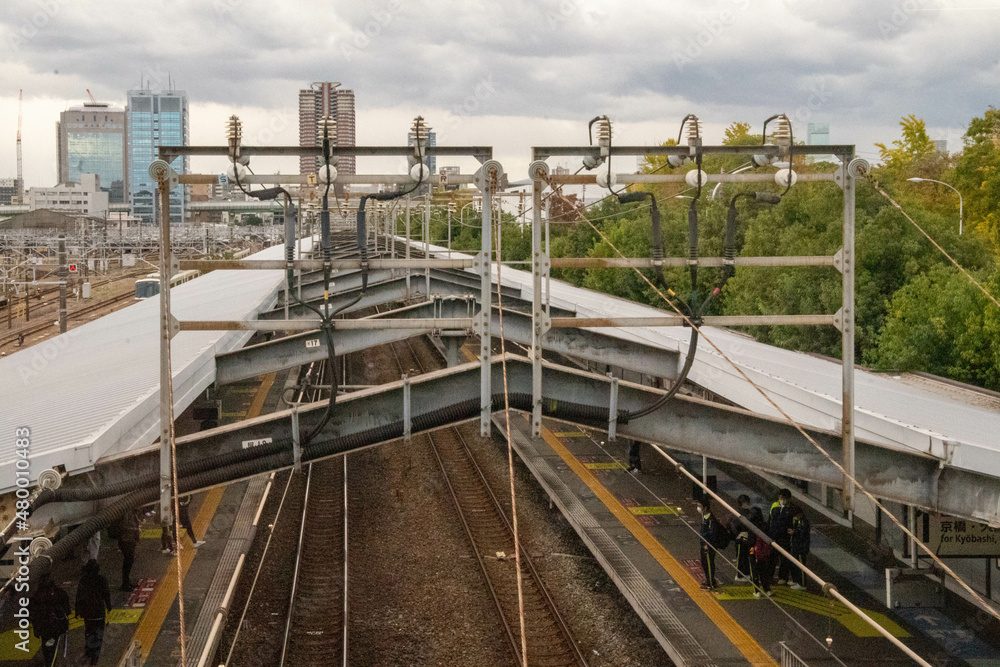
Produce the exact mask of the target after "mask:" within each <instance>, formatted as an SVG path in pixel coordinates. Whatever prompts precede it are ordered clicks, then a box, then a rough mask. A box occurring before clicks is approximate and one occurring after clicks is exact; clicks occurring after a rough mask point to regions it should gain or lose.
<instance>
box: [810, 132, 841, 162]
mask: <svg viewBox="0 0 1000 667" xmlns="http://www.w3.org/2000/svg"><path fill="white" fill-rule="evenodd" d="M829 144H830V124H829V123H809V126H808V131H807V133H806V145H807V146H827V145H829ZM833 159H835V158H833V156H830V155H810V156H809V157H808V158H807V159H806V162H809V163H812V162H828V161H830V160H833Z"/></svg>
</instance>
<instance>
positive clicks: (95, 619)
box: [76, 559, 111, 665]
mask: <svg viewBox="0 0 1000 667" xmlns="http://www.w3.org/2000/svg"><path fill="white" fill-rule="evenodd" d="M109 611H111V590H110V589H109V588H108V580H107V579H105V578H104V577H103V576H101V569H100V566H99V565H98V564H97V561H96V560H94V559H91V560H89V561H87V564H86V565H84V566H83V576H82V577H80V583H79V585H77V587H76V615H77V616H79V617H80V618H82V619H83V627H84V630H83V632H84V641H85V642H86V643H85V649H84V655H86V657H87V659H88V660H90V664H91V665H96V664H97V661H98V660H99V659H100V657H101V647H102V646H103V645H104V626H105V623H106V621H105V619H106V614H107V612H109Z"/></svg>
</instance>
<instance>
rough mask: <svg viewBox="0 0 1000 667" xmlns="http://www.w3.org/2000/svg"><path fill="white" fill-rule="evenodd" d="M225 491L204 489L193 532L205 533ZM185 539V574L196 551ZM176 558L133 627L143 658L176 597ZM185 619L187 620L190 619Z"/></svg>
mask: <svg viewBox="0 0 1000 667" xmlns="http://www.w3.org/2000/svg"><path fill="white" fill-rule="evenodd" d="M225 491H226V489H225V487H222V486H217V487H215V488H214V489H210V490H208V491H206V492H205V498H204V500H202V502H201V507H199V508H198V514H197V516H195V517H193V519H192V523H193V524H194V530H195V532H196V533H198V534H201V535H204V534H205V531H206V530H207V529H208V524H209V523H211V522H212V517H213V516H215V510H216V508H217V507H218V506H219V501H221V500H222V494H223V493H225ZM184 542H185V541H182V542H181V544H184ZM186 542H187V544H184V546H185V548H183V549H181V550H180V554H181V556H180V561H181V568H182V569H181V573H182V576H187V571H188V569H190V567H191V563H192V562H194V555H195V552H196V551H197V550H196V549H194V548H193V547H192V546H191V543H190V541H186ZM177 560H178V559H177V558H174V559H172V560H171V561H170V567H168V568H167V573H166V574H165V575H163V578H162V579H160V582H159V583H158V584H157V586H156V592H154V593H153V597H152V599H151V600H150V601H149V604H148V605H147V607H146V613H144V614H143V615H142V620H141V621H140V622H139V627H138V628H136V630H135V639H138V640H139V642H140V645H141V646H142V659H143V661H145V660H146V657H147V656H149V652H150V651H151V650H152V649H153V642H155V641H156V636H157V635H158V634H160V627H161V626H162V625H163V621H164V620H166V618H167V614H168V613H169V612H170V607H171V606H173V604H174V599H176V597H177ZM188 620H189V622H190V620H191V619H188Z"/></svg>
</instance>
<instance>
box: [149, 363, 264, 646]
mask: <svg viewBox="0 0 1000 667" xmlns="http://www.w3.org/2000/svg"><path fill="white" fill-rule="evenodd" d="M275 376H276V374H275V373H269V374H268V375H267V376H265V377H264V381H263V382H262V383H261V384H260V386H259V387H258V388H257V394H256V395H255V396H254V399H253V403H251V404H250V409H249V410H247V414H246V418H247V419H250V418H253V417H256V416H257V415H259V414H260V411H261V410H262V409H263V407H264V401H265V400H266V399H267V394H268V392H269V391H270V390H271V386H272V385H273V384H274V378H275ZM225 491H226V487H225V486H217V487H215V488H212V489H209V490H208V491H206V492H205V499H204V500H202V502H201V507H199V508H198V514H197V516H195V517H193V519H192V521H191V523H192V525H193V527H194V531H195V533H196V534H198V535H205V533H206V532H207V530H208V526H209V524H210V523H211V522H212V518H213V517H214V516H215V510H216V509H218V507H219V502H220V501H221V500H222V494H223V493H225ZM181 543H182V544H183V542H181ZM185 546H186V548H184V549H181V550H180V562H181V568H182V569H181V576H182V577H184V578H186V577H187V572H188V570H189V569H190V568H191V563H192V562H194V556H195V552H196V551H197V550H196V549H194V548H193V547H192V546H191V544H190V541H189V542H188V544H187V545H185ZM177 561H178V559H177V558H173V559H171V561H170V567H168V568H167V573H166V574H165V575H163V579H161V580H160V581H159V583H158V584H157V586H156V591H154V593H153V597H152V599H150V601H149V604H148V605H147V607H146V610H145V613H144V614H143V615H142V620H140V621H139V626H138V627H137V628H136V630H135V635H133V638H134V639H138V640H139V643H140V645H141V646H142V661H143V663H145V662H146V658H148V657H149V653H150V651H152V650H153V643H154V642H155V641H156V637H157V635H159V634H160V628H161V627H163V621H165V620H166V618H167V614H168V613H169V612H170V608H171V607H172V606H173V604H174V599H175V598H176V597H177Z"/></svg>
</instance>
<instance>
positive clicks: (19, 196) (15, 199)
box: [11, 90, 24, 206]
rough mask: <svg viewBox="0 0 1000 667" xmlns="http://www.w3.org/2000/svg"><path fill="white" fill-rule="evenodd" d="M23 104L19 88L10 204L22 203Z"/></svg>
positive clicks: (22, 93)
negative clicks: (14, 182) (13, 188)
mask: <svg viewBox="0 0 1000 667" xmlns="http://www.w3.org/2000/svg"><path fill="white" fill-rule="evenodd" d="M23 106H24V91H23V90H21V91H20V92H19V93H18V96H17V187H16V188H15V190H16V192H15V193H14V197H13V198H12V200H11V203H12V204H17V205H18V206H20V205H21V204H23V203H24V173H23V172H22V169H21V108H22V107H23Z"/></svg>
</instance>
